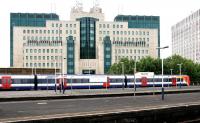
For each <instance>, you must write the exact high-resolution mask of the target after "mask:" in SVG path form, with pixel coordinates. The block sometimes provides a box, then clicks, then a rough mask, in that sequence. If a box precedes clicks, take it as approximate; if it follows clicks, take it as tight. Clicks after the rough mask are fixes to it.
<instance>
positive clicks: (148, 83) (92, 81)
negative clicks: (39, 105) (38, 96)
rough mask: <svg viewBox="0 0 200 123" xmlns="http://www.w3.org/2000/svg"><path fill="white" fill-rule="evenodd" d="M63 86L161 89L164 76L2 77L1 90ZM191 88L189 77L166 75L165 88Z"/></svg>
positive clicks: (0, 80) (0, 81)
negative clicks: (180, 86)
mask: <svg viewBox="0 0 200 123" xmlns="http://www.w3.org/2000/svg"><path fill="white" fill-rule="evenodd" d="M61 83H62V85H63V87H65V89H72V88H73V89H87V88H91V89H95V88H122V87H128V88H131V87H134V86H135V87H152V86H155V87H159V86H162V75H154V74H152V73H149V72H140V73H138V74H136V75H135V76H134V75H64V76H63V75H0V90H34V89H35V90H37V89H40V90H44V89H45V90H49V89H55V87H60V86H59V85H61ZM180 84H181V85H183V86H189V85H190V78H189V76H188V75H181V76H180V75H164V76H163V85H164V86H178V85H180Z"/></svg>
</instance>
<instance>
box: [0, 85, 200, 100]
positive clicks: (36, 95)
mask: <svg viewBox="0 0 200 123" xmlns="http://www.w3.org/2000/svg"><path fill="white" fill-rule="evenodd" d="M191 92H200V86H182V87H181V88H179V87H165V93H166V94H172V93H173V94H174V93H191ZM160 93H161V88H160V87H145V88H136V91H135V89H134V88H107V89H106V88H105V89H89V88H88V89H68V90H65V92H64V94H63V92H62V91H61V92H60V90H57V91H56V92H55V90H37V91H35V90H31V91H0V102H5V101H28V100H51V99H75V98H95V97H98V98H99V97H118V96H141V95H143V96H145V95H156V94H160Z"/></svg>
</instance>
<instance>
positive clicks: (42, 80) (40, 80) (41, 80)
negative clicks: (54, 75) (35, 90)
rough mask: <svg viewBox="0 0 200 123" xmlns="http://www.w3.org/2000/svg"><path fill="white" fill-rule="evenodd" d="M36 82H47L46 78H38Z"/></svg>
mask: <svg viewBox="0 0 200 123" xmlns="http://www.w3.org/2000/svg"><path fill="white" fill-rule="evenodd" d="M38 83H47V79H38Z"/></svg>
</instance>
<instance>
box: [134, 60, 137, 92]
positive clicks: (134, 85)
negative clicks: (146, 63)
mask: <svg viewBox="0 0 200 123" xmlns="http://www.w3.org/2000/svg"><path fill="white" fill-rule="evenodd" d="M136 62H137V61H136V59H135V63H134V64H135V68H134V91H136V76H135V74H136ZM134 94H135V93H134Z"/></svg>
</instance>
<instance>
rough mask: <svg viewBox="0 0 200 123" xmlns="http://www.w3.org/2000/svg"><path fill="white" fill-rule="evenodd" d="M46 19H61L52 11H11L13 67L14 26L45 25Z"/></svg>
mask: <svg viewBox="0 0 200 123" xmlns="http://www.w3.org/2000/svg"><path fill="white" fill-rule="evenodd" d="M46 20H59V16H58V15H56V14H54V13H51V14H45V13H41V14H39V13H10V66H11V67H13V57H14V56H13V27H14V26H28V27H45V26H46Z"/></svg>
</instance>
